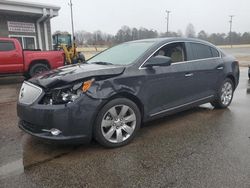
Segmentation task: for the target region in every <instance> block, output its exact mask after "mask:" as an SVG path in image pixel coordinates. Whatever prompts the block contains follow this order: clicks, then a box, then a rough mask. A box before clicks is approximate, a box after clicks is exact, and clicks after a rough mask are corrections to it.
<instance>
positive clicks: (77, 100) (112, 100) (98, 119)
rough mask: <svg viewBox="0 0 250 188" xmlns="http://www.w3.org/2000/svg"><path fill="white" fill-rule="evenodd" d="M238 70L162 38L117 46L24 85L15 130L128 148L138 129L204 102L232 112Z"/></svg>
mask: <svg viewBox="0 0 250 188" xmlns="http://www.w3.org/2000/svg"><path fill="white" fill-rule="evenodd" d="M238 82H239V65H238V62H237V61H236V60H235V58H233V57H231V56H228V55H226V54H225V53H224V52H222V51H221V50H219V49H218V48H216V47H215V46H214V45H212V44H210V43H207V42H204V41H201V40H196V39H185V38H165V39H163V38H161V39H148V40H139V41H132V42H127V43H123V44H120V45H117V46H115V47H112V48H110V49H107V50H106V51H104V52H102V53H100V54H98V55H96V56H94V57H93V58H91V59H90V60H88V61H87V62H86V63H85V64H76V65H71V66H66V67H64V68H59V69H56V70H53V71H50V72H47V73H44V74H42V75H40V76H37V77H35V78H32V79H30V80H29V81H26V82H24V83H23V85H22V88H21V91H20V95H19V101H18V105H17V112H18V116H19V118H20V123H19V127H20V128H21V129H23V130H24V131H25V132H27V133H29V134H31V135H33V136H36V137H39V138H43V139H48V140H53V141H61V142H66V141H69V142H84V141H90V140H91V139H92V138H93V137H94V138H95V139H96V140H97V141H98V142H99V143H100V144H102V145H104V146H106V147H118V146H122V145H125V144H127V143H128V142H130V141H131V140H132V139H133V138H134V137H135V135H136V132H137V131H138V130H139V127H140V125H141V123H142V122H146V121H149V120H152V119H155V118H159V117H162V116H166V115H169V114H172V113H176V112H178V111H182V110H185V109H188V108H191V107H194V106H197V105H201V104H204V103H208V102H210V103H211V104H212V105H213V106H214V107H215V108H226V107H228V106H229V105H230V103H231V101H232V98H233V93H234V90H235V88H236V87H237V85H238Z"/></svg>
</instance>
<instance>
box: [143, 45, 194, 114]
mask: <svg viewBox="0 0 250 188" xmlns="http://www.w3.org/2000/svg"><path fill="white" fill-rule="evenodd" d="M176 48H177V49H178V48H179V49H181V53H182V54H181V57H180V54H179V55H178V52H177V53H176V51H175V49H176ZM153 55H165V56H169V57H171V58H172V60H173V62H172V64H171V65H170V66H158V67H157V66H155V67H152V68H146V67H143V66H142V68H141V70H140V71H142V72H143V74H144V75H145V82H144V83H143V87H142V89H141V95H142V96H143V103H144V106H145V113H146V114H148V115H149V116H150V117H153V116H155V115H160V114H164V113H167V112H169V111H172V110H174V109H177V108H179V107H181V106H185V104H187V103H188V102H190V101H191V100H192V99H191V97H192V93H193V87H195V85H194V77H193V70H192V68H193V67H192V65H191V64H188V63H187V62H186V48H185V43H182V42H178V43H171V44H167V45H166V46H164V47H162V48H161V49H160V50H158V51H157V52H156V53H154V54H153ZM153 55H152V56H153Z"/></svg>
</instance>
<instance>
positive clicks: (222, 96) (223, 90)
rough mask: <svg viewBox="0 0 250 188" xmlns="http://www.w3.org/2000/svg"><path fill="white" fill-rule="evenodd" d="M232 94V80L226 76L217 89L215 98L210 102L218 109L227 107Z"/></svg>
mask: <svg viewBox="0 0 250 188" xmlns="http://www.w3.org/2000/svg"><path fill="white" fill-rule="evenodd" d="M233 94H234V84H233V81H232V80H231V79H229V78H226V79H225V80H224V82H223V83H222V85H221V87H220V89H219V91H218V94H217V99H216V100H215V101H213V102H211V104H212V105H213V106H214V107H215V108H218V109H222V108H227V107H228V106H229V105H230V104H231V102H232V99H233Z"/></svg>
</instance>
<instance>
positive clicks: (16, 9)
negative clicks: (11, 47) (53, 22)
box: [0, 0, 60, 50]
mask: <svg viewBox="0 0 250 188" xmlns="http://www.w3.org/2000/svg"><path fill="white" fill-rule="evenodd" d="M59 10H60V7H58V6H53V5H47V4H40V3H30V2H24V1H22V2H17V1H10V0H0V37H13V38H17V39H18V40H19V41H20V42H21V43H22V46H23V48H24V49H41V50H51V49H52V39H51V26H50V19H51V18H53V17H55V16H58V11H59Z"/></svg>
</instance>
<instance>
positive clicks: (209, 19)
mask: <svg viewBox="0 0 250 188" xmlns="http://www.w3.org/2000/svg"><path fill="white" fill-rule="evenodd" d="M26 1H33V2H35V0H26ZM39 2H40V3H46V4H53V5H57V6H60V7H61V10H60V11H59V16H58V17H56V18H53V19H52V30H53V31H56V30H63V31H65V30H66V31H69V32H70V31H71V26H70V9H69V5H68V2H69V0H53V1H52V0H41V1H39ZM73 10H74V24H75V30H76V31H77V30H85V31H91V32H92V31H95V30H101V31H103V32H106V33H110V34H115V33H116V32H117V30H118V29H120V27H121V26H123V25H128V26H130V27H137V28H138V27H145V28H148V29H155V30H157V31H159V32H165V31H166V27H167V24H166V23H167V21H166V12H165V11H166V10H170V11H171V13H170V22H169V30H170V31H176V32H177V31H178V30H182V32H183V33H185V30H186V26H187V25H188V23H192V24H193V25H194V27H195V30H196V32H199V31H200V30H205V31H206V32H208V33H213V32H228V31H229V15H235V17H234V18H233V31H236V32H241V33H242V32H245V31H247V32H249V31H250V0H88V1H87V0H73Z"/></svg>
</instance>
